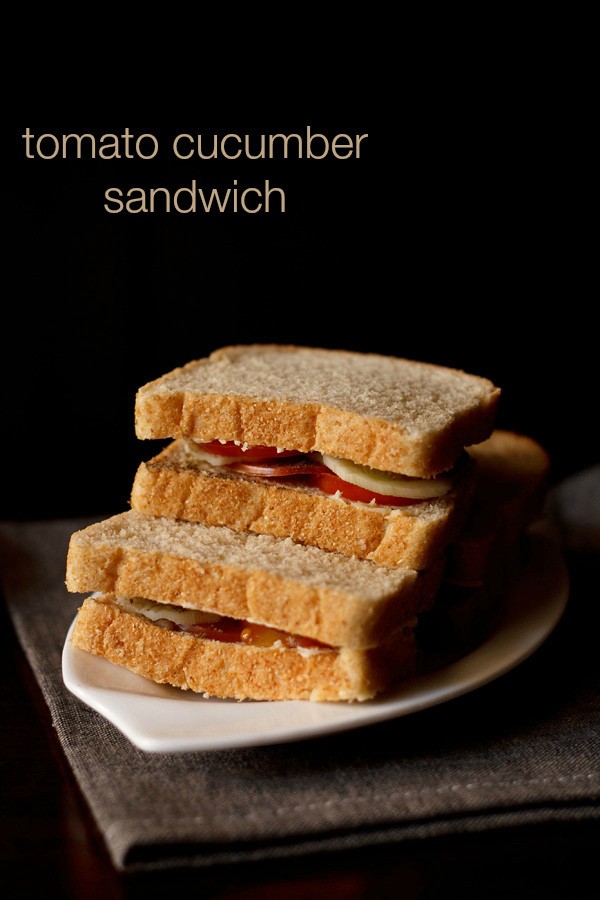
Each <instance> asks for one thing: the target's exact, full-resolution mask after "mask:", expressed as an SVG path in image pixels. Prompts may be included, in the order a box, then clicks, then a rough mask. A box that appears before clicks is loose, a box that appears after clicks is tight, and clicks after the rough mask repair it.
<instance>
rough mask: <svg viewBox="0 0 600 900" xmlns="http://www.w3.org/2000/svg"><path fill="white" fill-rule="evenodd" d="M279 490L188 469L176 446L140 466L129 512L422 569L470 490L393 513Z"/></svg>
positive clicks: (456, 520) (466, 483) (451, 530)
mask: <svg viewBox="0 0 600 900" xmlns="http://www.w3.org/2000/svg"><path fill="white" fill-rule="evenodd" d="M277 482H278V480H277V479H265V478H258V477H252V476H246V475H241V474H238V473H235V472H227V471H225V470H223V469H219V468H216V467H214V466H210V465H208V464H206V463H205V464H199V463H192V462H191V461H190V459H189V457H188V456H186V453H185V442H183V441H175V442H174V443H172V444H170V445H169V446H168V447H167V448H166V449H165V450H163V451H162V453H160V454H159V455H158V456H156V457H155V458H154V459H151V460H150V461H149V462H147V463H142V464H141V466H140V467H139V469H138V471H137V473H136V476H135V480H134V484H133V489H132V493H131V506H132V507H133V509H137V510H139V511H140V512H144V513H147V514H148V515H154V516H170V517H172V518H176V519H184V520H185V521H188V522H202V523H203V524H204V525H226V526H227V527H229V528H233V529H234V530H235V531H240V532H242V531H252V532H256V533H257V534H272V535H276V536H278V537H291V538H292V539H293V540H294V541H297V542H299V543H302V544H310V545H313V546H315V547H320V548H321V549H322V550H332V551H335V552H338V553H344V554H345V555H346V556H356V557H358V558H359V559H370V560H372V561H373V562H376V563H378V564H379V565H383V566H405V567H408V568H413V569H424V568H426V567H427V566H429V565H430V564H431V563H432V562H433V561H434V560H435V559H437V558H438V557H439V556H440V555H441V554H442V553H443V552H444V549H445V547H446V545H447V544H448V542H449V541H450V540H452V538H453V537H454V536H455V535H456V534H457V533H458V530H459V528H460V526H461V524H462V521H463V519H464V516H465V514H466V511H467V509H468V498H469V496H470V489H471V486H472V479H470V478H466V479H463V481H462V482H461V484H460V486H458V487H457V488H455V489H454V490H453V491H451V492H450V493H449V494H448V495H446V496H445V497H440V498H437V499H435V500H431V501H426V502H425V503H420V504H413V505H411V506H407V507H400V508H396V509H393V508H389V507H387V508H386V507H370V506H367V505H365V504H358V503H353V502H351V501H347V500H343V499H341V498H335V497H332V496H328V495H327V494H324V493H322V492H321V491H317V490H314V489H310V488H304V487H296V486H292V485H286V484H280V483H277Z"/></svg>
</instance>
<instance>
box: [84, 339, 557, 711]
mask: <svg viewBox="0 0 600 900" xmlns="http://www.w3.org/2000/svg"><path fill="white" fill-rule="evenodd" d="M499 393H500V392H499V390H498V388H496V387H494V385H493V384H492V383H491V382H490V381H488V380H486V379H484V378H480V377H477V376H474V375H469V374H466V373H464V372H462V371H457V370H453V369H447V368H443V367H439V366H434V365H429V364H425V363H418V362H413V361H408V360H404V359H398V358H392V357H384V356H380V355H375V354H359V353H351V352H346V351H341V350H324V349H315V348H303V347H293V346H279V345H248V346H234V347H226V348H223V349H221V350H218V351H216V352H215V353H213V354H211V356H209V357H208V358H206V359H202V360H198V361H194V362H191V363H189V364H188V365H186V366H184V367H182V368H180V369H176V370H175V371H173V372H170V373H168V374H167V375H164V376H163V377H162V378H159V379H158V380H156V381H153V382H151V383H149V384H147V385H145V386H144V387H142V388H141V389H140V390H139V391H138V395H137V398H136V433H137V435H138V437H140V438H143V439H165V438H169V439H171V443H169V444H168V446H166V448H165V449H163V450H162V452H161V453H159V455H158V456H156V457H155V458H154V459H151V460H150V461H149V462H147V463H143V464H142V465H141V466H140V468H139V470H138V473H137V475H136V478H135V482H134V485H133V491H132V496H131V506H132V509H131V510H130V511H128V512H125V513H121V514H120V515H117V516H114V517H112V518H110V519H108V520H106V521H103V522H100V523H98V524H95V525H92V526H90V527H89V528H86V529H84V530H83V531H80V532H77V533H76V534H74V535H73V536H72V539H71V543H70V548H69V555H68V561H67V586H68V588H69V589H70V590H72V591H77V592H87V591H93V592H95V593H94V594H93V596H91V597H89V598H88V599H86V600H85V602H84V603H83V606H82V607H81V609H80V611H79V613H78V616H77V620H76V624H75V628H74V631H73V636H72V640H73V643H74V644H75V646H76V647H79V648H81V649H82V650H85V651H88V652H91V653H94V654H97V655H99V656H102V657H105V658H106V659H108V660H110V661H111V662H113V663H116V664H118V665H122V666H125V667H126V668H128V669H131V670H132V671H134V672H137V673H139V674H141V675H144V676H145V677H147V678H149V679H152V680H153V681H155V682H159V683H163V684H170V685H174V686H176V687H179V688H183V689H191V690H193V691H197V692H200V693H203V694H205V695H207V696H215V697H223V698H236V699H246V698H251V699H257V700H289V699H308V700H318V701H322V700H325V701H329V700H367V699H369V698H372V697H373V696H375V695H376V694H377V693H379V692H381V691H385V690H387V689H388V688H389V687H390V686H391V685H393V684H394V683H396V682H398V681H399V680H400V679H403V678H406V677H409V676H412V675H413V674H414V673H415V672H416V671H417V668H418V656H419V650H418V642H417V638H416V634H417V632H416V626H417V623H418V621H419V617H420V616H421V615H422V614H423V613H424V612H425V611H427V610H430V609H431V608H432V606H433V605H434V602H435V600H436V597H437V596H438V594H439V588H440V584H441V583H442V579H443V577H444V570H445V568H446V566H447V560H448V558H449V556H450V558H451V559H452V560H453V563H452V565H453V567H454V573H453V577H454V580H455V581H456V579H457V577H458V579H459V580H460V577H461V571H465V568H468V566H469V565H470V564H471V562H472V559H470V560H469V562H468V563H461V561H460V552H458V551H459V550H460V547H461V533H462V534H464V530H463V529H464V527H465V522H466V521H467V520H468V515H469V510H470V509H475V510H477V509H478V504H477V502H475V503H471V500H472V497H473V494H474V490H475V493H477V490H478V488H477V487H476V485H477V471H478V467H477V466H476V464H475V463H474V461H473V456H472V455H471V454H469V453H467V452H465V448H467V447H470V446H471V445H473V444H479V449H478V452H479V460H480V461H483V462H484V465H483V466H482V467H481V468H482V471H485V468H486V466H485V461H486V460H487V461H488V469H491V470H492V471H496V470H497V463H496V462H494V460H495V459H496V457H499V458H500V459H501V460H504V461H505V460H506V458H507V456H510V455H511V454H510V446H511V437H510V436H506V435H504V437H503V436H502V435H501V436H500V437H498V433H496V434H495V435H494V436H493V437H492V438H491V440H487V441H486V439H488V438H489V437H490V435H491V434H492V430H493V426H494V418H495V412H496V407H497V403H498V398H499ZM514 439H515V440H516V441H518V440H519V438H518V437H517V436H514ZM498 441H500V444H499V443H498ZM481 442H485V443H481ZM500 445H501V447H502V449H499V447H500ZM507 446H508V447H509V450H508V452H507V449H506V447H507ZM515 468H516V469H517V470H518V468H519V467H518V466H517V467H515V466H512V467H510V466H509V467H508V469H509V474H510V473H512V476H513V482H514V483H515V484H519V485H522V484H523V483H524V482H525V481H528V480H529V479H528V478H525V479H524V478H523V477H521V474H520V471H519V472H518V474H517V475H514V469H515ZM539 468H540V471H541V469H542V468H543V466H540V467H539ZM507 477H508V476H507ZM490 480H491V482H493V481H494V478H493V477H492V478H491V479H489V478H488V482H489V481H490ZM508 480H509V481H510V477H509V478H508ZM504 493H506V492H504ZM514 493H515V495H516V494H517V493H518V492H517V491H516V490H515V492H514ZM500 506H501V504H499V503H495V508H499V507H500ZM472 515H473V514H472ZM478 515H479V518H481V516H480V514H478ZM509 518H510V516H509ZM469 527H470V528H471V530H472V531H473V532H476V531H477V529H479V531H481V530H482V527H481V523H479V524H478V521H476V519H471V520H469ZM485 529H487V532H488V534H490V535H491V537H492V538H495V537H497V535H498V533H499V531H500V529H499V525H498V521H497V519H496V517H489V516H488V519H487V520H486V523H485ZM465 539H466V540H472V542H473V543H474V545H475V546H476V551H477V552H476V554H475V555H476V556H477V557H478V558H481V560H483V562H481V560H480V564H479V576H478V577H481V578H483V577H485V568H486V565H487V559H488V558H489V556H490V553H489V545H490V544H491V543H493V540H491V539H490V540H489V541H488V540H487V537H486V538H482V537H481V535H480V534H478V533H477V534H475V533H474V534H473V535H472V537H471V538H469V537H467V538H465ZM450 546H452V547H453V548H454V551H453V553H450V554H449V553H448V548H449V547H450ZM482 548H483V549H482ZM482 573H483V574H482Z"/></svg>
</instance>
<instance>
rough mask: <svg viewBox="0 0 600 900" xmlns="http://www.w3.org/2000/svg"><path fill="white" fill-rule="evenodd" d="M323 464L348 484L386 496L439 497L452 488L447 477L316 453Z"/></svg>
mask: <svg viewBox="0 0 600 900" xmlns="http://www.w3.org/2000/svg"><path fill="white" fill-rule="evenodd" d="M320 456H321V461H322V463H323V465H324V466H327V468H328V469H331V471H332V472H333V473H334V474H335V475H337V476H338V477H339V478H342V479H343V480H344V481H348V482H349V483H350V484H355V485H356V486H357V487H361V488H364V489H365V490H367V491H373V493H375V494H384V495H385V496H387V497H406V498H407V499H409V500H429V499H431V498H433V497H443V495H444V494H447V493H448V491H449V490H450V489H451V488H452V481H451V479H450V478H411V477H410V476H408V475H397V474H396V473H395V472H379V471H378V470H377V469H371V468H370V467H369V466H361V465H359V464H358V463H354V462H351V461H350V460H349V459H339V458H338V457H337V456H328V455H327V454H326V453H322V454H320Z"/></svg>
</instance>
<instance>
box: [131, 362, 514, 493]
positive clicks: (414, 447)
mask: <svg viewBox="0 0 600 900" xmlns="http://www.w3.org/2000/svg"><path fill="white" fill-rule="evenodd" d="M499 396H500V390H499V388H497V387H495V386H494V385H493V384H492V383H491V381H489V380H487V379H486V378H480V377H478V376H475V375H469V374H467V373H465V372H462V371H459V370H456V369H449V368H445V367H442V366H436V365H431V364H428V363H420V362H413V361H412V360H406V359H399V358H395V357H390V356H381V355H378V354H374V353H352V352H349V351H345V350H327V349H321V348H310V347H294V346H283V345H271V344H254V345H246V346H244V345H242V346H232V347H224V348H222V349H220V350H217V351H215V352H214V353H212V354H211V355H210V356H209V357H208V358H206V359H200V360H196V361H194V362H190V363H188V364H187V365H185V366H183V367H182V368H178V369H175V370H174V371H172V372H169V373H168V374H166V375H164V376H163V377H162V378H159V379H157V380H156V381H152V382H150V383H149V384H146V385H145V386H144V387H142V388H140V390H139V391H138V393H137V397H136V413H135V416H136V433H137V436H138V437H140V438H167V437H172V438H177V437H190V438H193V439H195V440H198V441H211V440H216V439H219V440H227V441H240V442H242V443H247V444H250V445H259V444H260V445H266V446H274V447H280V448H284V449H290V450H298V451H301V452H303V453H308V452H310V451H313V450H316V451H319V452H322V453H328V454H330V455H332V456H337V457H340V458H343V459H350V460H352V461H354V462H356V463H360V464H364V465H368V466H372V467H373V468H375V469H379V470H381V471H389V472H399V473H403V474H405V475H411V476H419V477H424V478H429V477H433V476H434V475H437V474H439V473H440V472H444V471H447V470H448V469H450V468H452V466H453V465H454V463H455V461H456V459H457V457H458V456H459V454H460V452H461V451H462V450H463V448H464V447H465V446H468V445H470V444H475V443H478V442H479V441H482V440H484V439H485V438H487V437H488V435H489V434H490V433H491V430H492V427H493V422H494V417H495V413H496V407H497V403H498V400H499Z"/></svg>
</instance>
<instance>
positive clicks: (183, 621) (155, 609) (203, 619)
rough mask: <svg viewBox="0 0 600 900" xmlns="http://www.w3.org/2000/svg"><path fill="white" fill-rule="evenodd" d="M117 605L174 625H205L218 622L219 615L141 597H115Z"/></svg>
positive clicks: (128, 610)
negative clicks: (165, 620)
mask: <svg viewBox="0 0 600 900" xmlns="http://www.w3.org/2000/svg"><path fill="white" fill-rule="evenodd" d="M116 599H117V605H118V606H120V607H121V609H124V610H125V612H130V613H137V615H138V616H145V617H146V618H147V619H151V620H152V621H153V622H156V621H157V620H158V619H168V620H169V621H170V622H175V624H176V625H206V624H208V623H209V622H218V620H219V619H220V618H221V616H217V615H216V614H215V613H208V612H202V611H201V610H199V609H184V608H183V607H182V606H171V604H169V603H155V601H154V600H144V599H143V598H142V597H117V598H116Z"/></svg>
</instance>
